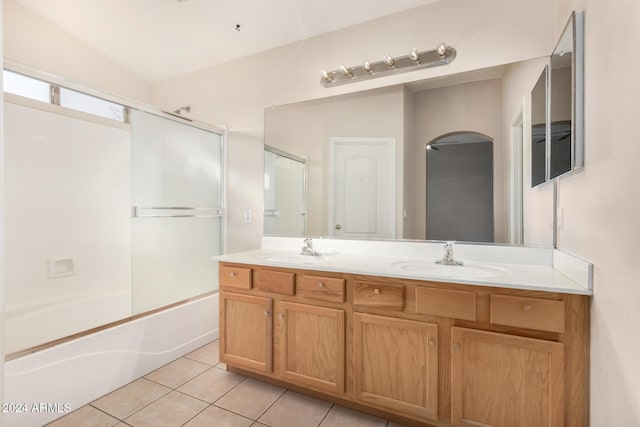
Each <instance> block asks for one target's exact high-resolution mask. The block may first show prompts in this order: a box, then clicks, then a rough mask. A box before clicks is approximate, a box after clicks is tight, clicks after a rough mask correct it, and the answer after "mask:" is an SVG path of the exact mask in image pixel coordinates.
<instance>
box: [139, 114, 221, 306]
mask: <svg viewBox="0 0 640 427" xmlns="http://www.w3.org/2000/svg"><path fill="white" fill-rule="evenodd" d="M131 132H132V157H131V164H132V167H131V176H132V182H131V186H132V188H131V192H132V204H133V206H135V207H137V208H140V209H137V211H136V212H137V217H136V218H134V220H133V265H132V269H133V273H132V278H133V280H132V282H133V313H134V314H137V313H142V312H145V311H149V310H153V309H155V308H158V307H162V306H166V305H168V304H172V303H175V302H178V301H182V300H185V299H188V298H191V297H194V296H197V295H201V294H203V293H206V292H210V291H214V290H216V289H218V273H217V265H216V263H214V262H213V261H211V257H212V256H215V255H219V254H220V253H221V250H220V249H221V245H220V242H221V237H220V235H221V218H220V217H214V216H215V214H216V210H215V209H217V208H219V207H220V196H221V181H220V178H221V136H220V135H217V134H214V133H212V132H208V131H205V130H202V129H198V128H194V127H192V126H188V125H185V124H182V123H178V122H175V121H173V120H169V119H165V118H162V117H158V116H154V115H151V114H148V113H144V112H141V111H137V110H133V111H132V115H131ZM141 208H147V209H141ZM149 208H156V209H149ZM158 208H160V209H158ZM166 208H198V209H195V210H191V209H166Z"/></svg>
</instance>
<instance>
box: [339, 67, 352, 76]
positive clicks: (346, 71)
mask: <svg viewBox="0 0 640 427" xmlns="http://www.w3.org/2000/svg"><path fill="white" fill-rule="evenodd" d="M340 72H341V73H342V75H343V76H345V77H346V78H348V79H352V78H353V77H354V75H353V73H352V72H351V70H350V69H348V68H347V67H345V66H344V65H341V66H340Z"/></svg>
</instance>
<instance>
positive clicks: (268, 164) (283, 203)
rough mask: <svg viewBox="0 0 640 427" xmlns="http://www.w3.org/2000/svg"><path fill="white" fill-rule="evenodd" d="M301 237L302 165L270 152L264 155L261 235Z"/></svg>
mask: <svg viewBox="0 0 640 427" xmlns="http://www.w3.org/2000/svg"><path fill="white" fill-rule="evenodd" d="M304 233H305V165H304V163H302V162H299V161H296V160H293V159H289V158H287V157H284V156H280V155H278V154H276V153H272V152H270V151H265V153H264V234H267V235H276V236H302V235H304Z"/></svg>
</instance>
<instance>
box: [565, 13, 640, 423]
mask: <svg viewBox="0 0 640 427" xmlns="http://www.w3.org/2000/svg"><path fill="white" fill-rule="evenodd" d="M574 8H577V9H582V8H584V9H585V10H586V12H585V17H586V23H585V31H586V37H585V47H586V52H585V61H586V63H585V100H586V101H585V103H586V108H585V167H584V170H582V171H580V172H577V173H574V174H572V175H569V176H566V177H563V178H560V179H559V181H558V206H559V208H561V209H563V210H564V221H563V225H562V227H559V228H558V247H559V249H561V250H563V251H567V252H570V253H573V254H576V255H578V256H581V257H584V258H586V259H588V260H589V261H591V262H593V263H594V297H593V301H592V305H591V425H592V426H594V427H600V426H638V425H640V339H638V338H639V336H638V332H637V331H638V325H640V310H639V309H638V302H640V269H639V268H638V260H639V259H640V245H639V241H640V221H639V219H640V189H639V188H638V182H640V178H639V177H638V162H639V161H640V144H638V119H639V118H640V98H639V95H640V79H639V78H638V76H639V75H640V56H639V55H637V52H638V45H639V44H640V25H639V23H640V2H638V1H637V0H608V1H602V0H583V1H579V0H574V1H571V0H559V1H558V10H557V26H556V28H557V33H556V35H557V36H559V35H560V32H561V31H562V29H563V28H564V25H565V23H566V20H567V19H568V17H569V13H570V11H571V10H572V9H574Z"/></svg>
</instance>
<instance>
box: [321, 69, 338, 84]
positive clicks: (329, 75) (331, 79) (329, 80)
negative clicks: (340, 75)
mask: <svg viewBox="0 0 640 427" xmlns="http://www.w3.org/2000/svg"><path fill="white" fill-rule="evenodd" d="M320 74H322V81H323V82H327V83H332V82H334V81H335V79H334V77H333V73H327V70H320Z"/></svg>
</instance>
